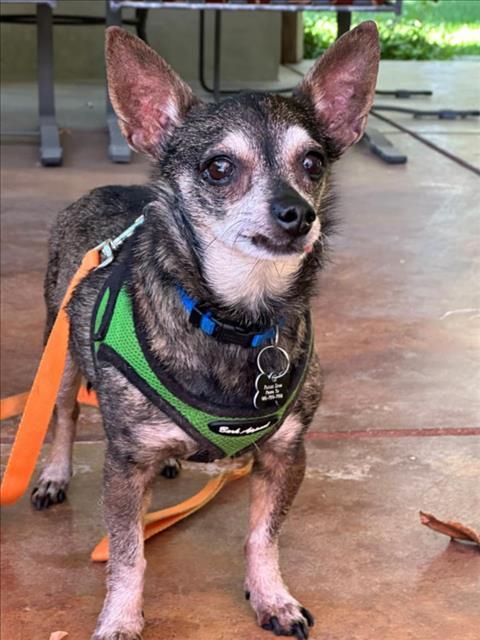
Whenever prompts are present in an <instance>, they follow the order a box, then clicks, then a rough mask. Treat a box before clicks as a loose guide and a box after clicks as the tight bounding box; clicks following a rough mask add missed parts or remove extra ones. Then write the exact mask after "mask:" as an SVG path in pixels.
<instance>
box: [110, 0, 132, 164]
mask: <svg viewBox="0 0 480 640" xmlns="http://www.w3.org/2000/svg"><path fill="white" fill-rule="evenodd" d="M106 4H107V18H106V26H107V27H113V26H117V27H121V26H122V13H121V12H122V10H121V9H118V10H117V11H113V10H112V9H111V7H110V2H109V1H108V0H106ZM107 126H108V137H109V144H108V155H109V157H110V160H111V161H112V162H121V163H126V162H130V160H131V155H132V152H131V149H130V147H129V146H128V144H127V143H126V141H125V138H124V137H123V136H122V132H121V131H120V127H119V126H118V120H117V116H116V115H115V111H114V110H113V107H112V103H111V102H110V97H109V95H108V86H107Z"/></svg>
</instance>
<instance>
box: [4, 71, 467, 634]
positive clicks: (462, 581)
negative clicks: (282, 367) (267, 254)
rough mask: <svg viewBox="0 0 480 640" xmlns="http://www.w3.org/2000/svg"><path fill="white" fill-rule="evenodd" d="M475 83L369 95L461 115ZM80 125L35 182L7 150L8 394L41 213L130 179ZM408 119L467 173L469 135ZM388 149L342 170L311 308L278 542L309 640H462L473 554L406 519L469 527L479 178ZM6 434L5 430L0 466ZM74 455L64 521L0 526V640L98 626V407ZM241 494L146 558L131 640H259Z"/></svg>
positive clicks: (36, 284)
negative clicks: (291, 471)
mask: <svg viewBox="0 0 480 640" xmlns="http://www.w3.org/2000/svg"><path fill="white" fill-rule="evenodd" d="M394 72H395V73H396V74H397V75H393V74H394ZM472 73H473V68H472V66H471V63H449V64H447V63H443V66H440V67H439V66H438V64H437V63H425V64H420V65H419V64H418V63H415V64H408V63H401V64H400V63H397V64H396V66H395V65H394V66H392V65H391V63H390V65H383V68H382V74H383V75H381V78H382V82H381V86H382V87H383V88H389V87H392V86H393V84H392V82H393V80H392V78H395V79H396V78H398V85H399V86H400V85H401V86H402V87H405V86H412V85H414V84H415V82H417V79H418V81H420V80H421V84H422V86H427V87H431V88H433V89H434V91H435V93H436V95H437V89H438V95H439V98H437V97H436V95H435V96H434V97H433V98H430V99H429V104H432V106H433V105H434V106H438V107H445V106H450V105H453V104H455V105H457V106H459V107H460V106H464V107H465V108H466V107H470V106H472V105H471V104H470V101H471V100H472V99H473V97H472V96H473V93H474V91H475V88H474V84H475V83H473V82H472ZM389 79H390V82H388V83H387V80H389ZM9 90H10V89H9V88H7V90H6V93H7V94H8V92H9ZM15 90H16V89H15V88H12V91H15ZM448 96H450V97H448ZM447 98H448V100H447ZM382 102H384V100H383V99H382ZM59 106H60V107H62V105H59ZM60 110H61V109H60ZM64 113H65V114H66V120H67V122H68V118H70V119H71V120H74V118H73V115H72V113H71V112H69V111H68V109H65V111H64ZM7 115H8V114H7ZM394 117H396V116H394ZM399 119H400V118H399ZM79 120H80V121H79V127H80V128H81V129H83V130H82V131H79V129H78V128H75V127H74V126H73V125H70V126H72V129H71V131H68V132H65V134H64V136H63V141H64V145H65V163H64V166H63V167H61V168H56V169H44V168H42V167H40V166H38V164H37V150H36V148H35V146H34V144H33V143H16V144H4V145H3V146H2V148H1V151H2V245H3V251H2V276H1V284H2V325H1V331H2V334H1V338H2V340H1V348H2V372H1V383H2V396H5V395H9V394H11V393H16V392H19V391H23V390H24V389H26V388H28V386H29V384H30V382H31V380H32V377H33V373H34V368H35V364H36V362H37V360H38V357H39V354H40V349H41V340H42V324H43V306H42V278H43V271H44V268H45V259H46V255H45V246H46V239H47V230H48V225H49V224H50V223H51V221H52V220H53V218H54V216H55V213H56V212H57V211H58V210H59V209H60V208H62V207H63V206H65V205H66V204H68V203H69V202H71V201H72V200H74V199H75V198H77V197H79V196H80V195H81V194H83V193H84V192H85V191H87V190H88V189H91V188H93V187H95V186H98V185H102V184H108V183H124V184H131V183H136V182H140V181H142V180H144V176H145V175H146V170H147V165H146V163H145V162H144V161H143V160H142V159H140V158H138V157H135V158H134V161H133V163H132V164H131V165H123V166H120V165H112V164H110V163H109V162H108V161H107V159H106V136H105V133H104V132H103V131H100V130H95V129H92V128H91V127H90V124H91V123H90V124H89V126H84V127H83V128H82V126H81V125H82V122H83V123H84V121H83V120H82V119H81V118H79ZM10 121H12V119H10ZM372 122H373V120H372ZM402 122H406V121H405V120H404V119H402ZM408 123H409V124H410V125H412V126H415V127H416V128H417V130H421V131H422V132H423V133H425V135H427V136H429V137H431V138H432V139H434V138H436V139H437V140H440V141H441V143H442V144H444V145H445V147H446V148H449V149H451V150H455V152H457V153H460V154H461V155H463V156H464V157H465V158H466V159H469V160H470V161H477V163H478V160H476V154H478V149H479V144H478V122H471V121H468V122H461V123H449V122H440V123H439V122H437V121H428V122H422V123H421V124H419V123H418V122H416V121H413V120H408ZM419 127H420V129H418V128H419ZM393 135H394V136H395V142H396V144H397V146H398V147H399V148H401V149H402V150H403V151H405V152H406V153H407V154H408V156H409V162H408V164H407V165H406V166H402V167H387V166H386V165H383V164H382V163H381V162H380V161H379V160H377V159H376V158H374V157H373V156H371V155H369V154H368V153H367V152H366V150H364V149H362V148H361V147H358V148H356V149H354V150H353V151H351V152H350V153H349V154H348V155H347V156H346V157H345V158H344V159H343V160H342V161H341V162H340V163H339V165H338V167H337V183H338V190H339V193H340V202H339V211H338V213H339V216H340V218H341V220H342V227H341V230H340V233H339V234H338V235H337V237H336V239H335V241H334V247H333V251H334V253H333V262H332V264H330V265H329V266H328V268H327V270H326V272H325V274H324V275H323V277H322V286H321V291H320V296H319V298H318V299H317V301H316V303H315V318H316V330H317V349H318V351H319V352H320V355H321V357H322V361H323V365H324V368H325V371H326V375H327V380H326V390H325V399H324V402H323V404H322V406H321V408H320V410H319V411H318V413H317V415H316V418H315V421H314V424H313V427H312V431H311V434H310V437H309V442H308V457H309V466H308V472H307V478H306V481H305V483H304V485H303V487H302V489H301V491H300V494H299V496H298V499H297V501H296V503H295V506H294V508H293V510H292V513H291V516H290V518H289V520H288V522H287V524H286V526H285V529H284V533H283V536H282V539H281V547H282V558H283V567H284V573H285V578H286V581H287V583H288V584H289V586H290V587H291V589H292V592H293V593H294V595H295V596H296V597H297V598H298V599H299V600H301V601H302V602H303V603H304V604H305V605H306V606H307V607H308V608H309V609H311V610H312V611H313V612H314V614H315V615H316V617H317V625H316V626H315V628H314V630H313V632H312V634H311V637H312V638H313V639H314V640H411V639H412V640H413V639H414V638H415V639H416V638H419V637H421V638H422V640H434V639H435V640H438V638H445V639H448V640H460V639H461V640H477V638H478V629H479V628H480V609H479V606H478V603H479V601H480V554H479V553H478V549H475V548H473V547H472V546H467V545H461V544H458V543H449V542H448V539H447V538H445V537H443V536H441V535H439V534H436V533H434V532H432V531H429V530H427V529H426V528H424V527H422V526H421V525H420V524H419V520H418V510H419V509H422V510H425V511H430V512H432V513H434V514H435V515H437V516H438V517H441V518H447V519H451V518H454V519H457V520H460V521H463V522H464V523H466V524H470V525H471V526H474V527H477V528H479V526H480V508H479V505H480V490H479V486H480V483H479V476H480V437H479V436H480V397H479V392H478V389H479V387H478V382H479V371H480V367H479V344H478V317H479V315H480V300H479V290H478V178H477V177H475V176H474V174H473V173H470V172H468V171H467V170H465V169H463V168H461V167H460V166H458V165H456V164H454V163H453V162H451V161H450V160H448V159H447V158H444V157H443V156H441V155H439V154H438V153H436V152H434V151H433V150H431V149H428V148H427V147H425V146H423V145H421V144H420V143H418V142H416V141H414V140H413V139H411V138H410V137H408V136H406V135H404V134H397V133H395V134H393ZM392 138H393V136H392ZM476 234H477V239H476ZM15 427H16V420H10V421H7V422H6V423H5V424H4V425H2V431H1V438H2V443H3V447H2V448H3V453H2V462H3V463H4V461H5V459H6V456H7V454H8V450H9V443H10V442H11V439H12V435H13V433H14V430H15ZM79 440H81V441H82V442H80V443H78V444H77V447H76V452H75V477H74V480H73V481H72V485H71V490H70V493H69V500H68V502H67V503H65V504H63V505H61V506H59V507H55V508H53V509H51V510H49V511H48V512H46V513H36V512H33V511H32V510H31V508H30V506H29V503H28V499H27V498H24V499H22V500H21V501H20V502H19V503H18V504H16V505H15V506H13V507H9V508H7V509H5V510H3V513H2V520H3V527H2V529H3V533H2V583H3V584H2V586H3V590H2V591H3V598H2V637H3V638H5V639H6V640H44V639H45V640H47V639H48V637H49V633H50V632H52V631H55V630H60V629H62V630H66V631H68V632H69V633H70V636H69V638H72V639H73V640H77V639H78V640H84V639H87V638H88V637H89V633H90V632H91V630H92V629H93V626H94V623H95V617H96V615H97V613H98V611H99V609H100V606H101V602H102V598H103V592H104V582H103V580H104V575H103V573H104V569H103V567H102V566H100V565H94V564H92V563H91V562H90V561H89V553H90V550H91V548H92V546H93V545H94V544H95V543H96V541H97V540H98V538H99V536H101V535H102V531H103V527H102V523H101V515H100V508H99V497H100V482H101V481H100V476H101V464H102V451H103V444H102V442H101V429H100V421H99V417H98V414H97V413H96V412H95V410H92V409H85V410H83V411H82V416H81V419H80V429H79ZM47 446H48V445H47ZM43 455H45V452H44V453H43ZM214 472H215V467H213V468H212V467H204V466H201V465H196V466H190V467H189V468H187V469H185V470H184V471H183V472H182V475H181V477H180V478H178V479H177V480H174V481H167V480H164V479H159V480H158V485H157V487H156V491H155V501H154V506H155V507H160V506H161V505H165V506H166V505H168V504H173V503H175V502H178V501H179V500H181V499H182V498H184V497H186V496H187V495H191V494H192V493H193V492H194V491H195V490H197V489H198V488H199V487H200V486H201V485H202V484H203V483H204V482H205V481H206V478H207V474H208V473H214ZM247 484H248V481H247V480H242V481H239V482H237V483H235V484H234V485H230V486H228V487H227V488H225V489H224V490H223V492H222V493H221V494H220V495H219V496H218V497H217V498H216V499H215V500H214V501H213V502H212V503H211V504H210V505H208V506H207V507H206V508H204V509H203V510H202V511H200V512H199V513H197V514H196V515H195V516H193V517H192V518H189V519H188V520H185V521H184V522H182V523H180V524H179V525H177V526H176V527H175V528H173V529H171V530H169V531H166V532H165V533H163V534H161V535H160V536H158V537H157V538H156V539H152V540H150V541H149V542H148V543H147V547H146V556H147V560H148V569H147V583H146V590H145V613H146V618H147V621H148V624H147V627H146V630H145V640H154V639H158V640H160V639H163V638H165V639H166V638H176V639H179V640H190V639H195V640H197V639H198V640H236V639H237V638H238V639H240V638H241V639H242V640H243V639H245V640H261V639H263V638H268V637H270V636H269V635H268V633H267V632H264V631H262V630H260V629H258V628H257V627H256V625H255V623H254V620H253V616H252V613H251V611H250V610H249V607H248V606H247V604H246V603H245V602H244V600H243V594H242V569H243V566H242V542H243V537H244V533H245V529H246V517H247ZM212 541H214V544H212Z"/></svg>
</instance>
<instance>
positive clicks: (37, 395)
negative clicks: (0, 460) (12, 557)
mask: <svg viewBox="0 0 480 640" xmlns="http://www.w3.org/2000/svg"><path fill="white" fill-rule="evenodd" d="M99 263H100V254H99V251H98V249H97V248H96V249H91V250H90V251H88V252H87V253H86V254H85V256H84V257H83V260H82V264H81V265H80V267H79V269H78V270H77V272H76V273H75V275H74V276H73V278H72V280H71V282H70V284H69V286H68V289H67V292H66V293H65V296H64V298H63V300H62V305H61V307H60V311H59V312H58V315H57V318H56V320H55V324H54V325H53V328H52V331H51V333H50V337H49V338H48V342H47V344H46V346H45V350H44V352H43V354H42V358H41V360H40V364H39V365H38V369H37V373H36V375H35V379H34V381H33V385H32V388H31V389H30V393H29V394H28V398H27V400H26V402H25V410H24V412H23V416H22V419H21V421H20V425H19V427H18V430H17V434H16V437H15V442H14V443H13V447H12V451H11V453H10V458H9V460H8V463H7V468H6V470H5V474H4V476H3V480H2V485H1V488H0V503H1V504H13V503H14V502H16V501H17V500H18V499H19V498H21V496H22V495H23V494H24V493H25V491H26V489H27V487H28V484H29V482H30V478H31V477H32V473H33V471H34V469H35V464H36V462H37V459H38V456H39V454H40V449H41V447H42V444H43V441H44V439H45V435H46V433H47V430H48V425H49V423H50V418H51V417H52V413H53V408H54V406H55V401H56V399H57V394H58V390H59V387H60V382H61V380H62V375H63V370H64V367H65V360H66V357H67V350H68V328H69V327H68V316H67V313H66V311H65V307H66V305H67V303H68V301H69V300H70V297H71V295H72V292H73V290H74V289H75V287H76V286H77V284H78V283H79V282H80V280H82V278H84V277H85V276H86V275H87V274H88V272H89V271H90V270H91V269H93V268H94V267H96V266H98V264H99ZM22 395H23V394H21V396H22ZM21 396H20V397H19V396H16V397H14V398H13V399H9V400H11V403H10V407H9V409H10V411H13V410H15V408H16V407H15V405H17V408H18V404H19V403H20V402H21ZM3 410H4V406H3V402H2V413H3Z"/></svg>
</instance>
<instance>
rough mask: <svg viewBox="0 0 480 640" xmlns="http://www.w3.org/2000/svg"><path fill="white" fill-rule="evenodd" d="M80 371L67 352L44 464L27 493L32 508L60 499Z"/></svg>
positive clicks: (69, 455) (73, 427)
mask: <svg viewBox="0 0 480 640" xmlns="http://www.w3.org/2000/svg"><path fill="white" fill-rule="evenodd" d="M80 379H81V376H80V370H79V368H78V365H77V364H76V362H75V361H74V359H73V357H72V355H71V354H70V352H69V353H68V354H67V359H66V362H65V369H64V372H63V377H62V381H61V384H60V390H59V392H58V396H57V403H56V410H55V413H56V416H55V420H54V436H53V442H52V445H51V449H50V452H49V455H48V459H47V463H46V465H45V467H44V469H43V471H42V473H41V475H40V478H39V480H38V482H37V484H36V486H35V487H34V489H33V491H32V495H31V500H32V503H33V506H34V507H35V508H36V509H46V508H47V507H49V506H50V505H52V504H56V503H58V502H63V501H64V500H65V497H66V490H67V486H68V483H69V481H70V478H71V476H72V449H73V441H74V439H75V431H76V423H77V418H78V403H77V393H78V389H79V386H80Z"/></svg>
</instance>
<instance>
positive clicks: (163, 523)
mask: <svg viewBox="0 0 480 640" xmlns="http://www.w3.org/2000/svg"><path fill="white" fill-rule="evenodd" d="M251 469H252V462H251V461H250V462H247V464H245V465H244V466H243V467H239V468H237V469H231V470H229V471H225V472H224V473H222V474H220V475H219V476H217V477H216V478H212V479H211V480H209V481H208V482H207V484H206V485H205V486H204V487H203V488H202V489H200V491H199V492H198V493H196V494H195V495H194V496H192V497H191V498H187V499H186V500H184V501H183V502H180V503H179V504H176V505H174V506H173V507H167V508H166V509H161V510H160V511H152V512H151V513H147V515H146V516H145V519H144V529H143V539H144V540H148V538H151V537H152V536H154V535H156V534H157V533H160V532H161V531H165V529H168V528H169V527H171V526H172V525H174V524H176V523H177V522H179V521H180V520H183V519H184V518H186V517H187V516H190V515H192V513H195V511H198V510H199V509H201V508H202V507H203V506H205V505H206V504H207V503H208V502H210V500H211V499H212V498H214V497H215V496H216V495H217V493H218V492H219V491H220V490H221V489H222V488H223V487H224V486H225V485H226V484H228V483H229V482H232V480H238V479H239V478H243V477H244V476H246V475H248V474H249V473H250V471H251ZM90 557H91V559H92V560H93V561H94V562H105V561H106V560H108V537H107V536H105V537H104V538H102V540H101V541H100V542H99V543H98V544H97V546H96V547H95V549H94V550H93V551H92V553H91V555H90Z"/></svg>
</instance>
